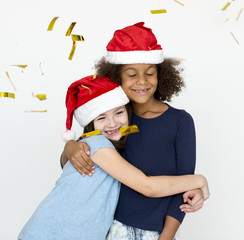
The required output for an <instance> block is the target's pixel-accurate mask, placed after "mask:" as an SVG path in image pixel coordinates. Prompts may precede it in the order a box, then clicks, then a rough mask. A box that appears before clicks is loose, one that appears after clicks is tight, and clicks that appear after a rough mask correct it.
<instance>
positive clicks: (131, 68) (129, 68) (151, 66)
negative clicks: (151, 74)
mask: <svg viewBox="0 0 244 240" xmlns="http://www.w3.org/2000/svg"><path fill="white" fill-rule="evenodd" d="M150 68H155V69H157V67H156V66H154V65H150V66H149V67H148V68H147V69H146V70H148V69H150ZM128 70H135V71H136V69H135V68H133V67H128V68H126V69H125V72H126V71H128Z"/></svg>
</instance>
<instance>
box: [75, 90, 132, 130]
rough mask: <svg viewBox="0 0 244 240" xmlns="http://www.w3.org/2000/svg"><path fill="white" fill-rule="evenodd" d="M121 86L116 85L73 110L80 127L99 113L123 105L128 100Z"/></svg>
mask: <svg viewBox="0 0 244 240" xmlns="http://www.w3.org/2000/svg"><path fill="white" fill-rule="evenodd" d="M129 101H130V100H129V98H128V97H127V96H126V94H125V92H124V91H123V89H122V87H120V86H119V87H117V88H115V89H113V90H111V91H109V92H106V93H104V94H102V95H100V96H98V97H96V98H93V99H92V100H90V101H89V102H87V103H85V104H83V105H82V106H80V107H79V108H77V109H76V110H75V111H74V117H75V119H76V120H77V121H78V123H79V124H80V126H81V127H85V126H86V125H87V124H88V123H90V122H91V121H93V120H94V119H95V118H96V117H98V116H99V115H100V114H102V113H104V112H106V111H109V110H111V109H113V108H116V107H120V106H123V105H125V104H127V103H128V102H129Z"/></svg>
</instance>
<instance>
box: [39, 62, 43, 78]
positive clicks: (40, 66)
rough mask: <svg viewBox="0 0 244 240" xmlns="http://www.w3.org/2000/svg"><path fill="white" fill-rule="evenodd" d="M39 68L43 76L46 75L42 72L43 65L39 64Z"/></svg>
mask: <svg viewBox="0 0 244 240" xmlns="http://www.w3.org/2000/svg"><path fill="white" fill-rule="evenodd" d="M39 68H40V70H41V74H42V75H44V72H43V71H42V63H39Z"/></svg>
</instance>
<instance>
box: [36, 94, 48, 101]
mask: <svg viewBox="0 0 244 240" xmlns="http://www.w3.org/2000/svg"><path fill="white" fill-rule="evenodd" d="M36 97H37V98H38V99H39V100H40V101H43V100H46V99H47V96H46V94H37V95H36Z"/></svg>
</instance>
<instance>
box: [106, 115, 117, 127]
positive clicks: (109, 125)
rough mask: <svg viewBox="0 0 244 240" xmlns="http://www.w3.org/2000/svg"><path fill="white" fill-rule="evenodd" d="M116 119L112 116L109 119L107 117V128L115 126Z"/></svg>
mask: <svg viewBox="0 0 244 240" xmlns="http://www.w3.org/2000/svg"><path fill="white" fill-rule="evenodd" d="M116 123H117V122H116V120H115V119H114V118H113V117H110V118H109V119H108V127H109V128H113V127H115V126H116Z"/></svg>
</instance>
